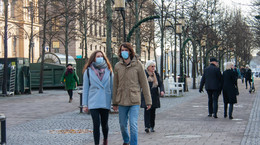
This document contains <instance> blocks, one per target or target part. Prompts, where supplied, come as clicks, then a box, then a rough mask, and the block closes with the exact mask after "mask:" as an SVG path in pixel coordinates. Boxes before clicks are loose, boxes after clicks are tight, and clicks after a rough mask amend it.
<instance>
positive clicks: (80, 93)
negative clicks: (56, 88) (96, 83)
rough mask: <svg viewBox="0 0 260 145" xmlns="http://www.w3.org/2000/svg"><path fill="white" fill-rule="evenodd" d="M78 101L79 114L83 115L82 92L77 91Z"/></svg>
mask: <svg viewBox="0 0 260 145" xmlns="http://www.w3.org/2000/svg"><path fill="white" fill-rule="evenodd" d="M78 94H79V97H80V101H79V112H80V113H83V105H82V90H80V91H78Z"/></svg>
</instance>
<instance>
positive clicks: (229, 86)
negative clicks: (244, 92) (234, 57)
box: [223, 62, 239, 119]
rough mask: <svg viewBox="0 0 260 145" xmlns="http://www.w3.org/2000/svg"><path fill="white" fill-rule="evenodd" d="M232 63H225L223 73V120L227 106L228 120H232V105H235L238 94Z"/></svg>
mask: <svg viewBox="0 0 260 145" xmlns="http://www.w3.org/2000/svg"><path fill="white" fill-rule="evenodd" d="M233 66H234V65H233V63H232V62H227V63H226V70H225V71H224V72H223V102H224V118H226V117H227V108H228V104H229V112H228V116H229V119H233V116H232V113H233V105H234V104H235V103H237V95H238V94H239V91H238V86H237V78H236V75H235V73H236V72H235V71H234V70H232V68H233Z"/></svg>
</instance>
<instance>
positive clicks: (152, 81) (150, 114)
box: [141, 60, 164, 133]
mask: <svg viewBox="0 0 260 145" xmlns="http://www.w3.org/2000/svg"><path fill="white" fill-rule="evenodd" d="M145 74H146V77H147V80H148V84H149V87H150V93H151V96H152V107H151V109H149V110H147V107H146V104H145V100H144V95H143V93H142V98H141V108H144V126H145V132H146V133H149V131H151V132H154V126H155V114H156V108H160V107H161V104H160V96H163V95H164V86H163V82H162V79H161V77H160V76H159V74H158V73H157V72H156V71H155V62H154V61H152V60H148V61H147V62H146V64H145Z"/></svg>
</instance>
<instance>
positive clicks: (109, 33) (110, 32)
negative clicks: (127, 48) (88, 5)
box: [106, 0, 113, 66]
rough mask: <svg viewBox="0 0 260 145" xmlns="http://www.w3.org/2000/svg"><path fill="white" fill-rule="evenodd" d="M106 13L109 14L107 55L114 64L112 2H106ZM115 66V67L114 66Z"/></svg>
mask: <svg viewBox="0 0 260 145" xmlns="http://www.w3.org/2000/svg"><path fill="white" fill-rule="evenodd" d="M106 11H107V12H106V13H107V39H106V47H107V51H106V55H107V57H108V59H109V61H110V62H112V59H113V58H112V57H113V53H112V55H111V52H113V51H112V49H111V34H112V9H111V0H107V1H106ZM112 66H113V65H112Z"/></svg>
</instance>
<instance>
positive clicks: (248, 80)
mask: <svg viewBox="0 0 260 145" xmlns="http://www.w3.org/2000/svg"><path fill="white" fill-rule="evenodd" d="M251 77H252V71H251V69H250V67H249V65H248V64H247V65H246V72H245V82H246V83H245V84H246V89H247V83H248V84H249V89H251V81H252V79H251Z"/></svg>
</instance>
